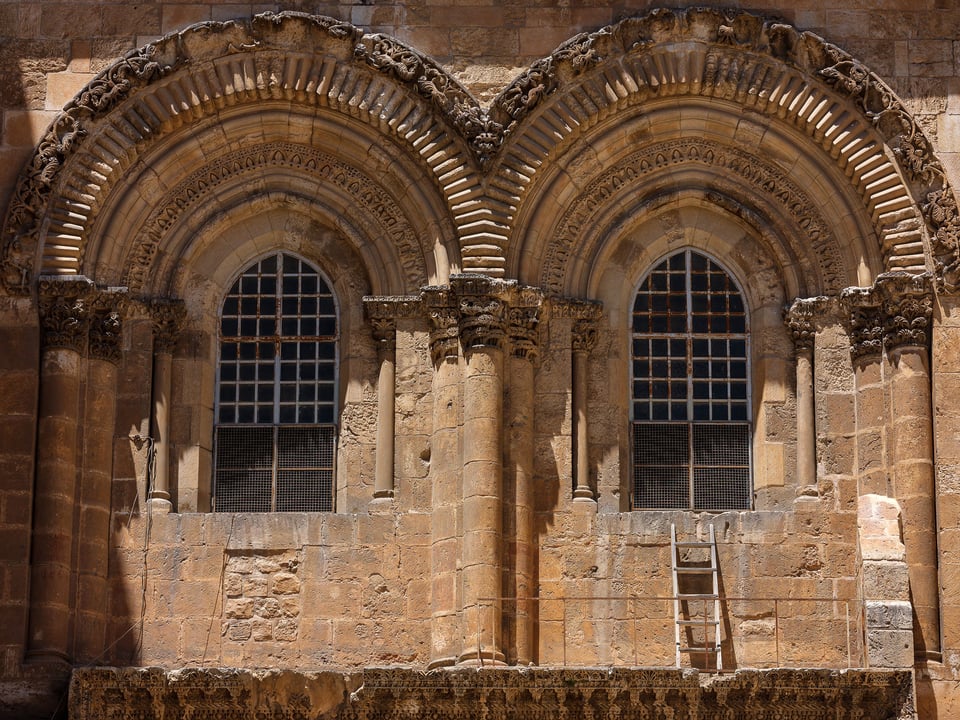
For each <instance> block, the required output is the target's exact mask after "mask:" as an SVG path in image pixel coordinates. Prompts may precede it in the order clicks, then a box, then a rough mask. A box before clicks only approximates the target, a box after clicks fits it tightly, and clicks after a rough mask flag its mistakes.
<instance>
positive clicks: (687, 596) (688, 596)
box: [677, 593, 720, 600]
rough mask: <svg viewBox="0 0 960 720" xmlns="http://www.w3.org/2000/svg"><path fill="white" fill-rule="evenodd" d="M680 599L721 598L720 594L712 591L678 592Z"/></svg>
mask: <svg viewBox="0 0 960 720" xmlns="http://www.w3.org/2000/svg"><path fill="white" fill-rule="evenodd" d="M677 599H678V600H719V599H720V596H719V595H713V594H711V593H706V594H703V593H677Z"/></svg>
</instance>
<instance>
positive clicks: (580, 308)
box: [551, 298, 603, 321]
mask: <svg viewBox="0 0 960 720" xmlns="http://www.w3.org/2000/svg"><path fill="white" fill-rule="evenodd" d="M602 310H603V305H602V304H600V303H599V302H595V301H593V300H576V299H573V298H557V299H554V300H553V302H552V303H551V315H553V316H554V317H561V318H571V319H573V320H594V321H596V320H599V319H600V313H601V311H602Z"/></svg>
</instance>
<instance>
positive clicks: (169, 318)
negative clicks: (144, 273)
mask: <svg viewBox="0 0 960 720" xmlns="http://www.w3.org/2000/svg"><path fill="white" fill-rule="evenodd" d="M149 308H150V317H151V319H152V321H153V413H152V418H151V428H150V434H151V438H152V443H153V448H152V449H153V469H154V471H153V477H152V478H151V480H152V482H151V484H150V492H149V496H148V505H149V508H150V509H151V511H153V512H158V513H168V512H170V511H171V510H172V509H173V502H172V498H171V496H170V410H171V401H172V392H173V387H172V386H173V350H174V348H175V347H176V344H177V340H178V339H179V337H180V331H181V330H182V329H183V324H184V321H185V319H186V308H185V307H184V305H183V302H182V301H180V300H170V299H156V300H153V301H151V302H150V304H149Z"/></svg>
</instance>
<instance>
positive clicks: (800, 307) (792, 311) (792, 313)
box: [783, 296, 829, 354]
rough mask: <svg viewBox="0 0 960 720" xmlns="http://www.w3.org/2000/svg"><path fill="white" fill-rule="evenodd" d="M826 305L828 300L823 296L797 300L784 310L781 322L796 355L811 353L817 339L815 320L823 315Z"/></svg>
mask: <svg viewBox="0 0 960 720" xmlns="http://www.w3.org/2000/svg"><path fill="white" fill-rule="evenodd" d="M828 303H829V298H826V297H823V296H820V297H812V298H797V299H796V300H794V301H793V303H792V304H791V305H790V307H788V308H785V309H784V311H783V321H784V324H785V325H786V326H787V330H789V331H790V335H791V336H792V337H793V344H794V347H795V348H796V351H797V353H798V354H799V353H809V352H813V345H814V342H815V341H816V338H817V326H816V322H815V319H816V318H817V317H818V316H820V315H822V314H823V312H824V310H825V309H826V306H827V304H828Z"/></svg>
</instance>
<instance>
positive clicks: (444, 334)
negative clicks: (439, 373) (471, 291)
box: [421, 287, 460, 365]
mask: <svg viewBox="0 0 960 720" xmlns="http://www.w3.org/2000/svg"><path fill="white" fill-rule="evenodd" d="M421 298H422V302H423V309H424V312H425V313H426V315H427V317H428V318H429V320H430V357H431V359H432V360H433V364H434V365H440V364H441V363H442V362H443V361H445V360H456V359H457V356H458V355H459V354H460V332H459V327H458V323H459V319H460V316H459V313H458V312H457V307H456V305H454V300H453V298H452V297H451V293H450V290H449V289H448V288H443V287H428V288H424V290H423V292H422V294H421Z"/></svg>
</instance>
